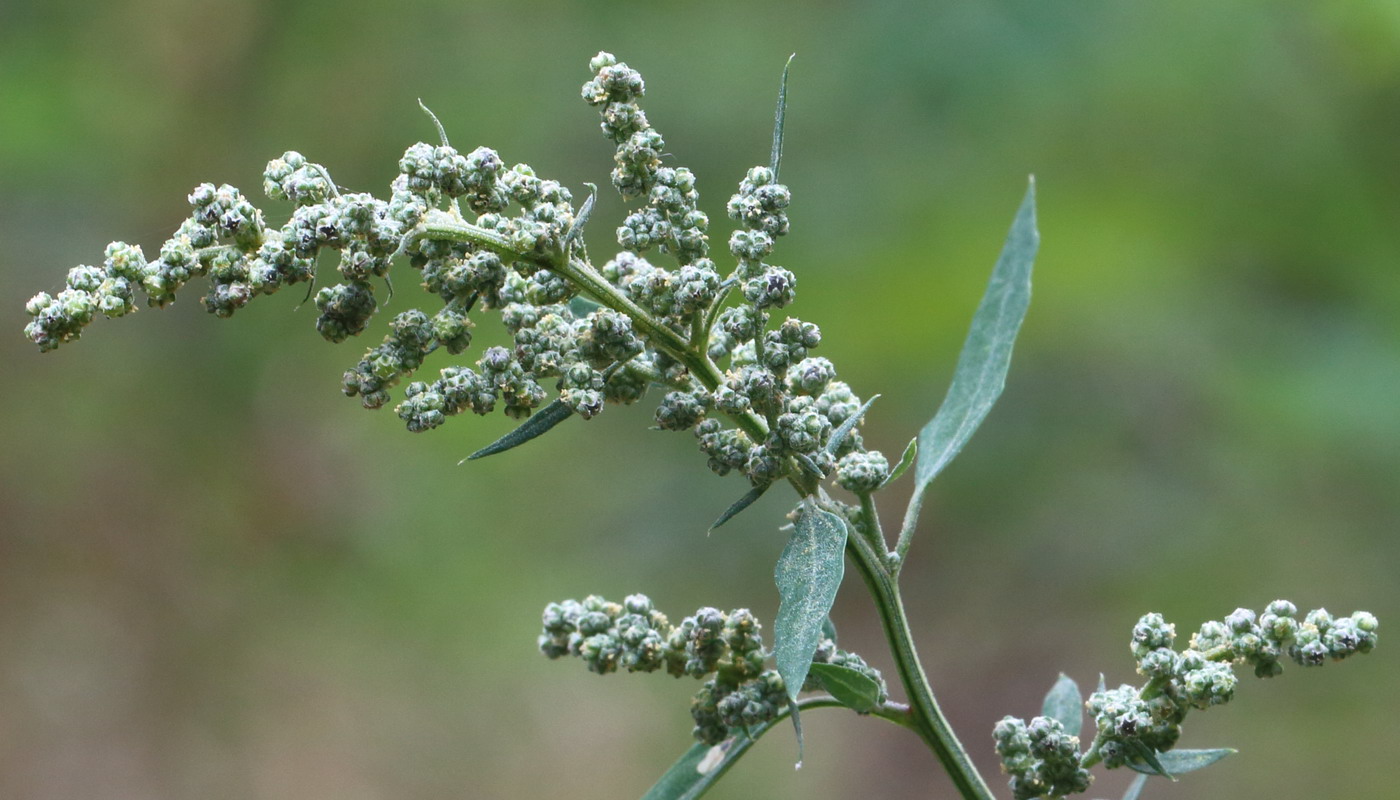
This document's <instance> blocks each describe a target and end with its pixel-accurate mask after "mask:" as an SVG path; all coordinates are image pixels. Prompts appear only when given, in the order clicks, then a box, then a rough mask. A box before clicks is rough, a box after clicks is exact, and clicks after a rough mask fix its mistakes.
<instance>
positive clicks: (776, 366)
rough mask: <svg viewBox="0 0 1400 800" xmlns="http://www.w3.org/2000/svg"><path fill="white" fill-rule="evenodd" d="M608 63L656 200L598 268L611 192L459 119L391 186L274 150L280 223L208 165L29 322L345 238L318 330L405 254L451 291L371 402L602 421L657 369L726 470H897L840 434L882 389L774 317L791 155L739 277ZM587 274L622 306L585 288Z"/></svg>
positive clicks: (755, 202)
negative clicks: (496, 316) (347, 180)
mask: <svg viewBox="0 0 1400 800" xmlns="http://www.w3.org/2000/svg"><path fill="white" fill-rule="evenodd" d="M589 67H590V69H591V70H592V72H593V77H592V78H591V79H590V80H589V81H588V82H587V83H585V84H584V86H583V98H584V99H585V100H586V101H587V102H588V103H590V104H591V105H594V106H596V107H598V109H599V111H600V113H601V116H602V130H603V133H604V134H605V135H606V136H607V137H608V138H609V139H611V140H612V141H613V143H614V144H615V145H616V151H615V155H614V163H615V167H614V169H613V171H612V176H611V177H612V184H613V186H614V187H615V188H616V189H617V191H618V192H619V193H620V194H621V195H622V196H623V198H625V199H628V200H640V201H641V206H640V207H639V208H637V209H636V210H634V211H632V212H631V213H629V214H628V215H627V217H626V218H625V219H624V220H623V223H622V225H620V226H619V227H618V228H617V230H616V239H617V243H618V245H619V246H620V247H621V250H620V251H619V252H618V253H617V254H616V255H615V256H614V257H613V258H611V259H609V260H608V261H607V262H606V263H604V264H603V266H602V267H601V268H599V269H596V270H595V269H594V268H593V266H592V265H591V263H590V262H589V261H588V260H587V257H586V251H585V250H584V249H583V247H582V243H581V241H580V239H579V234H580V233H581V229H582V225H583V223H584V222H586V218H587V216H588V213H587V211H586V210H585V209H586V208H591V204H585V205H584V206H580V207H575V205H574V203H573V196H572V194H571V193H570V192H569V190H568V189H566V188H564V187H563V186H561V185H560V184H559V183H558V182H556V181H552V180H548V179H543V178H540V177H538V176H537V175H536V174H535V171H534V170H533V169H532V168H531V167H530V166H529V165H527V164H516V165H515V166H510V167H507V166H506V162H504V161H503V160H502V159H501V157H500V156H499V155H498V154H497V153H496V151H494V150H492V149H490V148H487V147H479V148H477V149H475V150H473V151H471V152H470V153H466V154H463V153H460V152H458V151H457V150H456V149H454V148H453V147H452V146H451V145H449V144H448V141H447V137H446V134H445V133H444V134H442V136H441V139H442V141H441V144H438V145H431V144H427V143H422V142H420V143H418V144H415V145H413V146H412V147H410V148H408V150H407V151H406V152H405V153H404V155H403V158H401V159H400V160H399V175H398V177H396V178H395V179H394V180H393V182H392V183H391V184H390V187H389V192H388V195H387V199H380V198H376V197H374V196H373V195H370V194H365V193H352V192H347V191H342V189H341V188H340V187H338V186H337V185H336V183H335V182H334V181H333V180H332V179H331V176H330V173H329V172H328V171H327V170H326V168H325V167H323V166H321V165H319V164H316V163H313V162H310V161H308V160H307V159H306V158H305V157H304V156H302V155H301V154H300V153H296V152H287V153H284V154H283V155H282V156H281V157H280V158H276V159H273V160H272V161H271V162H269V163H268V165H267V169H266V170H265V171H264V173H263V178H264V181H263V189H264V192H265V193H266V195H267V196H268V197H269V198H272V199H274V200H280V201H287V202H290V203H291V204H292V206H293V209H292V213H291V217H290V219H289V220H288V221H287V222H286V224H284V225H283V226H281V227H280V228H277V227H271V226H269V225H268V224H267V222H266V221H265V217H264V214H263V212H262V211H261V210H259V209H257V208H255V207H254V206H253V205H252V204H251V203H250V202H249V201H248V199H247V198H245V197H244V196H243V194H242V193H241V192H240V191H239V190H238V189H236V188H234V187H232V186H228V185H222V186H218V187H215V186H214V185H213V184H208V183H206V184H201V185H200V186H198V187H196V188H195V190H194V191H193V192H192V193H191V194H190V196H189V202H190V204H191V206H192V207H193V213H192V215H191V216H190V218H189V219H187V220H186V221H185V222H184V223H183V224H182V225H181V226H180V228H179V230H178V231H176V233H175V235H174V236H173V237H172V238H171V239H170V240H169V241H167V242H166V243H165V244H164V245H162V246H161V249H160V254H159V256H158V257H156V258H155V259H152V260H147V259H146V257H145V255H144V254H143V252H142V250H141V248H140V247H139V246H136V245H130V244H126V243H123V242H113V243H112V244H111V245H110V246H109V247H108V248H107V252H106V258H105V260H104V262H103V264H102V266H80V267H76V268H74V269H73V270H71V271H70V272H69V274H68V279H67V287H66V288H65V289H64V290H62V291H61V292H59V293H58V294H57V295H50V294H48V293H46V292H41V293H40V294H38V295H36V296H35V297H34V298H33V299H32V300H30V301H29V303H28V305H27V310H28V312H29V314H30V315H31V316H32V317H33V319H32V320H31V321H30V322H29V324H28V326H27V327H26V328H25V333H26V335H27V336H28V337H29V338H30V340H31V341H33V342H34V343H35V344H37V345H38V346H39V348H40V349H41V350H51V349H53V348H55V347H57V346H58V345H60V344H62V343H65V342H69V341H72V340H75V339H77V338H78V337H79V335H80V334H81V332H82V330H83V328H84V327H85V326H87V325H88V324H89V323H90V322H92V321H93V319H95V318H96V316H97V315H98V314H99V313H100V314H102V315H105V316H108V317H119V316H123V315H125V314H127V313H129V312H131V311H133V310H135V308H136V293H137V292H138V291H140V292H144V293H145V295H146V298H147V302H148V304H149V305H152V306H164V305H166V304H168V303H170V302H171V301H173V300H174V299H175V295H176V293H177V292H178V291H179V290H180V289H181V288H182V287H183V286H184V285H185V284H186V283H187V282H188V281H190V280H191V279H193V278H196V277H200V276H203V277H205V278H207V279H208V281H209V289H208V292H207V293H206V294H205V296H204V298H203V304H204V306H205V308H206V309H208V310H209V311H210V312H211V313H213V314H216V315H218V316H220V317H228V316H231V315H232V314H233V313H234V312H235V311H237V310H238V309H240V308H242V307H243V306H245V305H246V304H247V303H249V302H250V301H251V300H252V299H253V298H255V297H257V296H259V295H267V294H273V293H275V292H277V291H278V290H280V289H281V288H283V287H285V286H290V285H293V284H298V283H314V281H315V280H316V277H317V263H318V261H319V260H320V255H321V254H322V253H323V252H324V251H327V250H329V251H333V252H335V253H336V254H337V263H336V270H337V272H338V273H339V275H338V282H336V283H334V284H332V285H329V286H324V287H322V288H320V289H319V290H318V291H317V292H316V293H315V298H314V302H315V305H316V308H317V310H318V311H319V316H318V318H317V320H316V328H317V330H318V331H319V332H320V333H321V335H322V336H323V337H324V338H325V339H327V340H328V341H331V342H341V341H344V340H346V339H348V338H350V337H353V336H358V335H360V334H362V333H364V332H365V331H366V330H367V329H368V327H369V325H370V321H371V318H372V317H373V316H374V315H375V314H376V312H377V311H378V310H379V308H380V307H381V301H380V299H379V298H378V297H377V295H376V286H377V284H378V283H381V282H382V283H383V284H385V285H386V286H388V285H389V284H388V280H389V269H390V266H391V264H392V262H393V261H394V259H395V258H396V257H397V256H400V255H405V256H407V260H408V262H409V264H410V266H411V267H412V268H414V269H416V270H418V272H419V274H420V279H421V282H422V285H423V286H424V287H425V288H426V289H427V290H428V291H429V292H430V293H432V294H434V295H437V297H438V298H439V299H440V300H441V301H442V307H441V308H440V309H438V310H436V311H430V310H422V309H417V308H411V309H408V310H406V311H402V312H400V313H398V314H397V315H396V316H394V317H393V319H392V320H391V321H390V323H389V326H388V327H389V331H388V333H387V335H385V336H384V338H383V340H382V341H381V342H380V343H379V344H377V345H374V346H372V347H370V348H368V349H367V350H366V351H365V353H364V355H363V356H362V357H361V358H360V360H359V361H358V363H356V364H355V365H354V366H353V367H351V368H350V369H349V370H347V371H346V372H345V375H344V380H343V384H342V385H343V389H344V392H345V394H346V395H348V396H352V397H359V398H360V400H361V402H362V403H363V405H364V406H365V407H366V408H380V407H383V406H385V405H387V404H388V403H389V402H390V400H391V394H390V392H391V390H393V389H394V388H395V387H396V386H397V385H398V384H400V383H402V382H405V381H407V382H408V383H407V386H406V387H405V389H404V390H403V399H402V401H401V402H399V403H398V405H397V412H398V415H399V416H400V417H401V418H402V419H403V420H404V422H405V424H406V425H407V427H408V429H409V430H411V431H415V432H417V431H425V430H429V429H431V428H436V427H438V426H439V425H441V424H443V422H444V421H445V420H446V418H447V417H449V416H452V415H455V414H460V413H462V412H464V411H471V412H473V413H476V414H487V413H489V412H491V411H492V410H494V409H496V408H497V407H498V406H499V407H501V408H502V410H503V411H504V412H505V413H506V414H507V415H509V416H511V417H515V418H523V417H527V416H529V415H530V414H531V413H532V412H533V411H534V410H536V409H538V408H539V407H540V406H541V405H543V404H544V403H545V402H546V401H548V400H549V399H550V396H551V394H554V395H556V396H557V398H558V402H560V403H562V404H563V405H564V406H565V407H567V409H568V410H569V411H571V412H572V413H575V414H577V415H579V416H581V417H583V418H585V419H588V418H592V417H594V416H596V415H597V414H599V413H600V412H601V411H602V409H603V406H604V405H605V404H606V403H622V404H626V403H634V402H637V401H638V400H640V399H641V398H642V397H643V396H644V395H645V394H646V393H647V391H648V389H649V388H650V387H652V386H657V387H660V389H661V391H662V396H661V401H660V405H659V406H658V408H657V409H656V415H655V419H656V424H657V426H658V427H660V428H662V429H665V430H676V431H685V430H690V431H694V433H695V435H696V437H697V438H698V439H699V445H700V449H701V451H702V452H703V453H704V454H705V455H706V456H707V458H708V462H709V466H710V468H711V469H712V470H714V471H715V472H717V473H719V474H721V475H723V474H726V473H728V472H730V471H738V472H741V473H742V474H744V475H745V476H747V477H748V479H749V480H750V481H751V482H752V483H753V484H754V485H756V486H765V485H767V484H770V483H772V482H774V481H777V480H779V479H782V478H784V477H789V476H793V475H795V474H798V473H803V474H805V475H806V476H807V477H808V478H824V477H827V476H830V475H832V474H833V473H835V475H836V477H837V479H838V482H839V483H840V484H841V485H842V486H844V487H845V488H847V489H850V490H852V491H856V492H862V493H865V492H870V491H873V490H874V489H875V488H878V487H879V486H880V485H881V483H882V482H883V481H884V480H885V479H886V478H887V477H888V475H889V464H888V462H887V461H886V459H885V458H884V456H882V455H881V454H880V453H878V452H867V451H866V450H865V448H864V447H863V445H862V442H861V438H860V435H859V433H858V432H856V431H851V432H850V434H849V435H847V436H845V437H844V438H843V439H841V440H840V442H839V446H834V447H832V448H828V447H827V445H828V443H829V442H830V440H831V434H832V431H833V430H834V429H836V428H837V427H839V426H840V425H841V424H842V423H843V422H845V421H847V420H848V419H850V418H851V416H852V415H853V414H855V413H857V411H858V409H860V407H861V400H860V398H859V397H857V396H856V395H855V394H854V393H853V392H852V391H851V388H850V387H849V386H848V385H847V384H845V383H844V382H842V381H839V380H837V379H836V370H835V367H834V366H833V365H832V363H831V361H829V360H827V359H826V358H822V357H820V356H813V355H811V354H810V351H812V350H814V349H815V348H817V347H818V346H819V345H820V344H821V339H822V336H821V331H820V330H819V329H818V328H817V326H816V325H814V324H812V323H810V322H805V321H802V320H800V319H797V318H794V317H786V316H785V317H783V318H782V319H781V320H780V321H779V320H775V318H774V316H773V315H774V313H775V312H777V311H779V310H781V309H784V308H786V307H788V306H789V305H790V304H791V303H792V302H793V299H794V297H795V293H796V286H797V278H796V276H795V275H794V274H793V273H792V272H791V271H789V270H787V269H785V268H783V267H780V266H776V265H773V264H771V263H768V259H769V257H770V255H771V254H772V252H773V249H774V246H775V242H776V240H777V239H778V238H779V237H781V236H783V235H784V234H786V233H787V232H788V230H789V222H788V216H787V208H788V206H789V204H790V202H791V199H792V196H791V192H790V191H789V189H788V187H787V186H785V185H783V184H781V183H779V182H778V179H777V175H776V174H775V168H774V167H770V166H757V167H754V168H752V169H750V170H749V171H748V173H747V174H746V175H745V176H744V178H743V180H741V181H740V183H739V189H738V192H736V193H735V194H734V195H733V196H732V197H731V198H730V199H729V202H728V203H727V204H726V210H727V213H728V216H729V217H730V218H731V219H733V220H734V221H735V222H736V223H737V224H738V228H737V229H736V230H734V231H733V233H732V234H731V235H730V237H729V242H728V244H729V252H730V254H731V255H732V257H733V259H734V263H735V266H734V268H733V270H732V271H730V272H729V274H728V275H724V276H722V275H721V272H720V270H719V268H718V267H717V265H716V264H715V262H714V260H713V259H712V258H711V253H710V241H709V227H710V220H709V218H708V216H707V215H706V214H705V212H703V211H701V210H700V208H699V205H698V203H699V192H698V191H697V189H696V179H695V175H694V174H693V173H691V171H690V170H688V169H686V168H685V167H679V166H669V165H666V164H664V163H663V154H664V150H665V140H664V139H663V138H662V136H661V134H660V133H659V132H658V131H657V130H656V129H655V128H654V127H652V125H651V123H650V122H649V121H648V119H647V115H646V113H645V112H644V111H643V110H642V108H641V107H640V105H639V104H638V101H639V99H640V98H641V97H642V95H643V94H644V92H645V84H644V82H643V80H642V76H641V75H640V74H639V73H638V72H637V71H636V70H633V69H631V68H630V67H628V66H627V65H626V64H624V63H621V62H619V61H618V60H617V59H616V58H615V57H613V56H612V55H611V54H608V53H599V54H598V55H597V56H596V57H594V58H593V59H592V61H591V62H590V64H589ZM434 121H435V122H436V119H435V118H434ZM439 130H440V132H441V128H440V127H439ZM658 257H664V258H665V259H669V260H670V261H672V262H674V263H673V265H671V266H663V264H662V260H663V259H662V258H658ZM581 292H584V293H585V294H586V295H587V296H589V297H588V298H587V299H591V300H594V301H598V302H600V303H601V304H602V305H601V306H598V305H596V304H594V303H592V302H587V301H586V299H585V298H580V299H577V300H576V299H575V298H576V297H577V296H578V295H579V294H580V293H581ZM731 295H733V296H734V297H735V299H736V300H737V302H736V303H734V304H730V303H729V298H730V297H731ZM478 310H480V311H486V310H496V311H499V312H500V314H501V320H502V322H503V323H504V325H505V328H506V331H507V332H508V333H509V334H510V336H511V342H510V344H509V345H508V346H505V347H491V348H488V349H486V350H485V351H484V352H482V353H481V355H480V357H479V358H478V359H477V360H476V362H475V364H473V365H470V366H468V365H455V366H447V367H444V368H441V369H440V370H439V372H438V377H437V378H436V379H432V380H416V381H415V380H412V379H413V377H414V376H415V373H416V372H417V370H418V369H419V368H420V367H422V366H423V364H424V363H425V362H426V360H427V359H428V358H429V356H431V355H432V354H433V353H434V352H435V351H437V350H440V349H441V350H446V351H447V353H448V354H450V355H459V354H461V353H464V352H466V351H467V350H468V349H469V348H470V346H471V343H472V332H473V328H474V326H475V322H474V321H473V320H472V314H474V313H475V312H477V311H478ZM774 323H776V324H774Z"/></svg>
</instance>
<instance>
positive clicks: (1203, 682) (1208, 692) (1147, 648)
mask: <svg viewBox="0 0 1400 800" xmlns="http://www.w3.org/2000/svg"><path fill="white" fill-rule="evenodd" d="M1297 613H1298V609H1297V607H1296V606H1294V605H1293V604H1292V603H1290V602H1288V601H1287V600H1275V601H1274V602H1272V603H1270V604H1269V605H1268V607H1267V608H1265V610H1264V613H1263V614H1261V615H1258V616H1256V615H1255V613H1254V612H1253V611H1251V610H1249V609H1247V608H1240V609H1236V610H1235V611H1234V613H1232V614H1230V615H1229V616H1227V617H1225V619H1224V620H1212V621H1210V622H1207V623H1205V624H1204V625H1202V626H1201V629H1200V630H1199V631H1197V632H1196V634H1195V635H1194V636H1192V637H1191V642H1190V646H1189V647H1187V648H1186V649H1185V650H1182V651H1180V652H1178V651H1176V650H1174V649H1172V645H1173V643H1174V642H1175V640H1176V627H1175V626H1174V625H1172V624H1170V623H1168V622H1167V621H1166V620H1164V619H1163V618H1162V615H1161V614H1148V615H1146V616H1144V617H1143V618H1142V619H1140V620H1138V623H1137V625H1136V626H1134V628H1133V637H1132V642H1131V646H1132V652H1133V657H1134V658H1135V659H1136V660H1137V671H1138V673H1139V674H1141V675H1143V676H1144V677H1146V678H1147V682H1146V683H1145V684H1144V685H1143V686H1141V687H1137V686H1132V685H1129V684H1123V685H1122V686H1119V687H1118V688H1117V689H1107V688H1105V687H1104V686H1103V685H1102V682H1100V686H1099V690H1098V691H1096V692H1094V693H1093V694H1091V695H1090V696H1089V699H1088V701H1087V702H1086V703H1085V707H1086V708H1087V709H1088V711H1089V713H1090V714H1091V715H1093V718H1094V726H1095V736H1094V740H1093V742H1092V743H1091V744H1090V745H1089V749H1088V750H1087V751H1085V752H1084V753H1080V750H1079V738H1078V737H1076V736H1071V735H1069V734H1068V733H1066V731H1065V730H1064V726H1063V725H1062V723H1061V722H1060V721H1058V720H1055V719H1051V718H1048V717H1036V718H1034V719H1032V720H1031V721H1030V722H1029V723H1027V722H1025V721H1024V720H1021V719H1018V718H1016V717H1009V716H1008V717H1006V718H1004V719H1002V720H1001V721H1000V722H998V723H997V725H996V728H995V729H994V730H993V732H992V736H993V738H994V739H995V740H996V749H997V753H998V754H999V755H1000V756H1001V762H1002V769H1003V770H1004V771H1005V772H1007V773H1008V774H1009V775H1010V776H1011V781H1010V782H1011V789H1012V793H1013V794H1014V796H1015V797H1016V798H1017V800H1029V798H1036V797H1059V796H1062V795H1067V794H1075V793H1078V792H1083V791H1085V790H1087V789H1088V787H1089V782H1090V780H1091V776H1090V774H1089V772H1088V767H1091V766H1093V765H1094V764H1097V763H1099V762H1102V763H1103V765H1104V766H1105V767H1107V768H1109V769H1112V768H1114V767H1121V766H1124V765H1125V764H1128V763H1130V762H1131V763H1134V764H1138V765H1142V764H1145V763H1149V759H1150V758H1152V757H1154V756H1155V754H1157V753H1163V752H1167V751H1168V750H1171V749H1172V748H1173V747H1175V746H1176V743H1177V740H1178V739H1179V738H1181V723H1182V720H1184V719H1185V718H1186V714H1187V712H1188V711H1190V710H1191V709H1193V708H1196V709H1207V708H1210V707H1212V706H1217V705H1221V704H1223V703H1226V702H1229V701H1230V699H1231V698H1233V697H1234V696H1235V688H1236V685H1237V683H1238V678H1237V677H1236V676H1235V672H1234V665H1236V664H1248V665H1249V666H1251V667H1253V668H1254V674H1255V675H1256V676H1258V677H1261V678H1271V677H1274V676H1276V675H1279V674H1280V673H1282V672H1283V663H1282V659H1283V658H1285V657H1287V658H1290V659H1292V660H1293V662H1294V663H1296V664H1299V665H1300V666H1305V667H1310V666H1320V665H1322V664H1324V663H1326V662H1327V661H1329V660H1331V661H1340V660H1342V659H1344V658H1347V657H1348V656H1351V655H1354V654H1356V653H1369V652H1371V649H1372V648H1374V647H1375V646H1376V629H1377V627H1378V626H1379V623H1378V622H1377V621H1376V618H1375V616H1373V615H1372V614H1370V613H1368V612H1365V611H1357V612H1356V613H1354V614H1352V615H1351V616H1349V617H1333V616H1332V615H1331V614H1329V613H1327V611H1326V610H1325V609H1317V610H1316V611H1311V612H1309V613H1308V614H1307V616H1305V617H1303V618H1302V619H1301V620H1300V619H1298V617H1297Z"/></svg>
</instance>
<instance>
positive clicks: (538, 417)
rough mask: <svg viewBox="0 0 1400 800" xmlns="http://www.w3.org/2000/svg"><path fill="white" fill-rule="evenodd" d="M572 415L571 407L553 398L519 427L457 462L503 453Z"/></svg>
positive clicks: (545, 431) (546, 431)
mask: <svg viewBox="0 0 1400 800" xmlns="http://www.w3.org/2000/svg"><path fill="white" fill-rule="evenodd" d="M573 415H574V412H573V409H571V408H569V407H568V406H567V405H565V404H564V401H563V400H555V401H554V402H552V403H550V404H549V405H547V406H545V407H544V408H542V409H540V410H539V411H536V412H535V413H534V414H531V415H530V418H529V419H527V420H525V421H524V422H523V423H521V425H520V427H518V428H516V429H515V430H513V431H511V432H510V433H507V434H506V435H505V436H502V437H501V438H499V439H497V440H496V441H494V442H492V443H491V444H489V445H487V446H485V447H483V448H481V449H480V450H478V451H476V452H475V453H472V454H471V455H469V456H467V457H466V458H464V459H462V461H461V462H459V463H466V462H468V461H475V460H476V459H478V458H485V457H486V456H493V455H495V454H497V453H503V452H505V451H506V450H509V449H511V448H512V447H519V446H520V445H522V444H525V443H526V442H528V441H530V440H531V439H533V438H535V437H536V436H540V435H542V434H544V433H548V432H549V429H550V428H553V427H554V426H555V425H558V424H559V423H561V422H563V421H564V420H566V419H568V418H569V417H572V416H573Z"/></svg>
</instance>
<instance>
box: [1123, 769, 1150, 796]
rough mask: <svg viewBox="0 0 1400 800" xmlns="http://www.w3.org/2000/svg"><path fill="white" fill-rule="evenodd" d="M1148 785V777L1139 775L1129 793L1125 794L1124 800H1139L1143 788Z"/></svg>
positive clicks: (1129, 788)
mask: <svg viewBox="0 0 1400 800" xmlns="http://www.w3.org/2000/svg"><path fill="white" fill-rule="evenodd" d="M1146 785H1147V776H1146V775H1139V776H1137V777H1136V778H1134V779H1133V783H1132V785H1131V786H1129V787H1128V791H1126V792H1124V793H1123V800H1138V796H1139V795H1141V794H1142V787H1143V786H1146Z"/></svg>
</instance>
